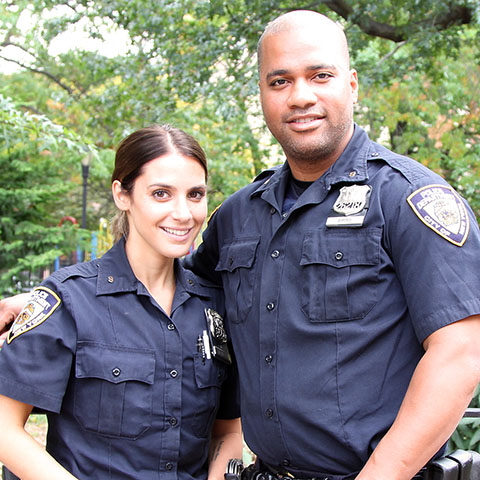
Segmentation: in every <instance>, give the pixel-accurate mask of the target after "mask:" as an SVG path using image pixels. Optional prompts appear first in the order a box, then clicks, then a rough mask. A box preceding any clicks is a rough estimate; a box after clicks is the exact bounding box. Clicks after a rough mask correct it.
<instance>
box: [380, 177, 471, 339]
mask: <svg viewBox="0 0 480 480" xmlns="http://www.w3.org/2000/svg"><path fill="white" fill-rule="evenodd" d="M436 187H437V188H439V189H442V190H443V191H445V192H447V191H448V189H451V187H449V186H448V185H447V184H444V185H443V184H442V185H437V186H436ZM433 188H435V186H434V185H433V186H432V185H430V184H428V183H426V184H424V185H417V186H411V188H410V189H408V190H407V191H405V190H404V191H403V192H402V194H401V195H399V199H398V202H397V201H396V200H395V194H394V192H393V196H392V197H390V199H389V202H390V204H391V205H395V207H391V210H392V211H393V212H394V214H393V215H391V216H390V218H389V222H388V224H387V236H388V238H387V243H389V244H390V245H391V254H392V259H393V262H394V265H395V269H396V272H397V275H398V277H399V279H400V282H401V285H402V288H403V291H404V295H405V298H406V302H407V306H408V311H409V313H410V316H411V319H412V322H413V325H414V328H415V332H416V335H417V338H418V339H419V341H420V342H423V341H424V340H425V338H427V337H428V336H429V335H430V334H431V333H433V332H434V331H436V330H438V329H439V328H442V327H444V326H446V325H448V324H450V323H453V322H456V321H458V320H462V319H463V318H466V317H469V316H471V315H475V314H478V313H480V275H478V272H479V271H480V255H479V252H480V233H479V227H478V223H477V220H476V218H475V216H474V214H473V212H472V210H471V209H470V207H469V206H468V204H467V203H466V202H465V200H464V199H462V198H461V197H460V196H459V195H458V194H456V193H455V192H453V191H452V195H456V196H457V197H458V200H459V201H460V202H462V206H463V207H464V212H465V213H464V214H463V213H458V212H457V213H455V212H451V211H449V210H448V208H447V207H446V206H445V203H443V204H442V202H437V205H431V206H429V208H430V209H428V208H427V209H425V210H424V211H421V210H420V208H421V207H424V206H425V205H427V203H428V201H429V200H428V198H427V197H425V196H424V197H423V198H424V199H425V200H424V201H423V203H422V204H420V203H417V204H412V201H411V199H413V198H415V195H419V194H420V193H422V192H427V193H428V191H429V190H428V189H433ZM391 193H392V190H391ZM440 193H441V192H440ZM440 193H439V194H440ZM409 199H410V201H409ZM447 200H448V197H447ZM418 202H420V200H418ZM387 205H388V204H387ZM427 206H428V205H427ZM434 208H436V209H437V211H434ZM452 208H453V207H452ZM449 215H450V218H449ZM452 215H457V216H459V218H457V219H456V221H457V223H458V224H459V225H461V224H463V225H465V222H467V223H468V232H467V234H466V235H465V238H464V239H460V235H457V236H456V237H455V238H454V239H453V240H452V239H449V238H448V237H449V235H448V234H447V233H448V232H447V231H446V230H445V228H444V227H442V226H441V225H440V219H441V217H443V220H441V221H442V222H445V225H447V222H453V221H454V219H452V218H451V216H452ZM436 216H437V217H436ZM460 217H463V218H460ZM462 222H463V223H462ZM429 223H430V225H429ZM442 229H443V230H442ZM451 229H452V231H454V230H453V227H452V228H451ZM460 240H462V241H460Z"/></svg>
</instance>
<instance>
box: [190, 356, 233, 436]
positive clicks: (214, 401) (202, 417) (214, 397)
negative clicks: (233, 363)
mask: <svg viewBox="0 0 480 480" xmlns="http://www.w3.org/2000/svg"><path fill="white" fill-rule="evenodd" d="M194 369H195V384H196V387H197V391H198V396H197V399H196V411H195V417H194V420H193V431H194V432H195V435H197V437H207V436H208V435H209V434H210V430H211V428H212V424H213V421H214V420H215V415H216V413H217V410H218V406H219V402H220V393H221V387H222V383H223V381H224V380H225V378H226V367H225V366H224V365H223V364H221V363H220V362H218V361H216V360H205V361H203V359H202V358H201V356H200V355H196V356H195V357H194Z"/></svg>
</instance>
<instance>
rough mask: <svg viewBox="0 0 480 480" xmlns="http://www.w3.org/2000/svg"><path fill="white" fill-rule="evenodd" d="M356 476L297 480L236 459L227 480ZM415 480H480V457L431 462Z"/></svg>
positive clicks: (460, 455)
mask: <svg viewBox="0 0 480 480" xmlns="http://www.w3.org/2000/svg"><path fill="white" fill-rule="evenodd" d="M357 475H358V472H356V473H353V474H350V475H330V474H325V475H323V474H321V475H318V476H315V477H296V476H295V475H293V474H292V473H290V472H287V471H285V470H282V469H276V468H273V467H271V466H269V465H266V464H264V463H263V462H261V461H259V460H257V461H256V462H255V463H254V464H252V465H249V466H248V467H246V468H243V464H242V462H241V460H236V459H233V460H230V462H229V463H228V466H227V473H225V480H353V479H354V478H355V477H356V476H357ZM412 480H480V454H479V453H477V452H474V451H472V450H468V451H466V450H455V451H454V452H452V453H449V454H447V455H445V456H444V457H441V458H438V459H436V460H432V461H431V462H429V463H428V465H427V466H426V467H425V468H423V469H422V470H421V471H420V472H418V474H417V475H415V477H414V478H413V479H412Z"/></svg>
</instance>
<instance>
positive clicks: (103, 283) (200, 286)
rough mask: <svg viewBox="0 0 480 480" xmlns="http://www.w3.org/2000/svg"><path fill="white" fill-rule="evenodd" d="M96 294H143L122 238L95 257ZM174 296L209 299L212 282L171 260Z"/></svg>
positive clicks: (143, 289)
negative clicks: (174, 282)
mask: <svg viewBox="0 0 480 480" xmlns="http://www.w3.org/2000/svg"><path fill="white" fill-rule="evenodd" d="M97 267H98V278H97V295H110V294H114V293H122V292H138V293H145V294H147V291H146V289H145V287H144V286H143V284H142V283H141V282H140V281H139V280H138V279H137V277H135V275H134V273H133V271H132V268H131V267H130V263H129V262H128V258H127V254H126V252H125V240H124V239H123V238H122V239H121V240H119V241H118V242H117V243H116V244H115V245H114V246H113V247H112V248H111V249H110V250H109V251H108V252H107V253H105V255H103V257H102V258H100V259H98V260H97ZM175 278H176V292H175V295H176V296H177V295H180V296H183V294H184V293H185V294H187V295H195V296H199V297H206V298H209V297H211V296H212V294H211V288H213V287H215V286H214V285H213V284H211V283H210V282H208V281H207V280H204V279H203V278H200V277H198V276H197V275H195V274H194V273H193V272H191V271H190V270H186V269H185V268H184V267H183V265H182V262H180V261H179V260H175Z"/></svg>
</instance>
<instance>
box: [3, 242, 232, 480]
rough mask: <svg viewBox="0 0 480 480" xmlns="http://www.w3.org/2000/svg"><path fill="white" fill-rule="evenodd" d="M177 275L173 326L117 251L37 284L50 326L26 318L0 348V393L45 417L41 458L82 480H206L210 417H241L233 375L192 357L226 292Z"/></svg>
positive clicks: (216, 364) (121, 244) (198, 356)
mask: <svg viewBox="0 0 480 480" xmlns="http://www.w3.org/2000/svg"><path fill="white" fill-rule="evenodd" d="M175 269H176V277H177V286H176V292H175V297H174V300H173V306H172V313H171V315H170V317H168V316H167V315H166V314H165V313H164V312H163V310H162V309H161V308H160V307H159V305H158V304H157V303H156V302H155V300H154V299H153V298H152V297H151V295H150V294H149V293H148V291H147V290H146V288H145V287H144V285H143V284H142V283H141V282H139V281H138V280H137V279H136V277H135V276H134V274H133V272H132V270H131V268H130V265H129V263H128V260H127V257H126V255H125V250H124V242H123V241H121V242H119V243H117V244H116V245H115V246H114V247H113V248H112V249H111V250H110V251H108V252H107V253H106V254H105V255H104V256H103V257H102V258H101V259H100V260H94V261H91V262H89V263H85V264H78V265H74V266H72V267H67V268H64V269H62V270H59V271H58V272H55V273H54V274H53V275H52V276H51V277H49V278H48V279H47V280H46V281H44V282H43V283H42V286H41V287H40V288H39V289H38V290H36V291H35V292H34V295H37V297H38V298H37V300H36V301H33V302H32V303H31V304H30V305H31V308H30V310H32V309H34V308H37V307H38V306H39V305H41V304H42V302H43V304H44V312H46V317H47V318H45V319H43V320H42V316H41V315H38V314H36V312H31V311H30V312H29V311H28V309H27V310H26V309H24V310H23V311H22V314H25V315H27V316H28V315H29V313H31V314H33V317H35V318H36V320H35V322H36V326H35V324H34V325H32V324H31V322H30V324H29V323H28V321H26V322H25V325H26V326H27V327H26V331H25V332H24V333H20V332H21V331H22V330H21V328H22V327H21V322H20V324H18V325H17V326H16V330H15V328H14V330H13V334H11V337H10V343H9V344H8V345H7V346H5V347H4V348H3V349H2V352H1V354H0V372H4V373H3V375H2V376H1V377H0V393H2V394H4V395H7V396H10V397H12V398H15V399H17V400H20V401H22V402H25V403H28V404H31V405H34V406H36V407H39V408H40V409H43V410H46V411H47V414H48V420H49V429H48V437H47V449H48V450H49V452H50V453H51V454H52V455H53V456H54V457H55V458H56V459H57V460H58V461H59V462H60V463H61V464H62V465H64V466H65V467H66V468H67V469H68V470H69V471H70V472H72V474H73V475H75V476H76V477H78V478H84V479H87V478H88V479H92V478H93V479H101V480H105V479H107V478H112V479H142V480H148V479H152V480H153V479H156V480H158V479H159V478H162V479H165V480H167V479H172V480H174V479H182V480H187V479H205V478H206V475H207V468H208V465H207V455H208V442H209V434H210V430H211V427H212V424H213V421H214V419H215V418H224V419H230V418H236V417H239V408H238V403H237V393H238V391H237V389H236V386H235V385H236V381H235V380H236V378H235V375H233V374H232V372H230V371H229V370H230V369H228V368H227V367H226V365H224V364H222V363H219V362H218V361H217V360H212V359H205V361H203V358H202V355H201V354H200V353H199V352H198V351H197V338H198V336H199V335H200V334H201V333H202V331H203V330H204V329H206V325H207V323H206V319H205V314H204V309H205V308H213V309H214V310H216V311H217V312H218V313H219V314H220V315H222V316H223V315H224V312H223V308H224V307H223V304H224V303H223V295H222V291H221V289H218V288H213V287H212V286H210V285H209V284H208V283H206V282H205V281H203V280H201V279H199V278H198V277H196V276H195V275H194V274H193V273H192V272H189V271H185V270H183V268H182V267H181V266H180V264H179V263H178V262H177V264H176V266H175ZM44 287H46V289H45V288H44ZM55 297H58V300H57V299H56V298H55ZM22 314H21V315H22ZM18 322H19V320H18V319H17V323H18ZM32 326H33V328H31V327H32ZM28 328H31V329H30V330H28ZM0 374H1V373H0ZM227 377H229V379H228V381H226V380H227ZM220 400H221V401H220ZM220 404H221V405H220ZM219 405H220V407H219ZM19 454H21V452H19Z"/></svg>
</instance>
